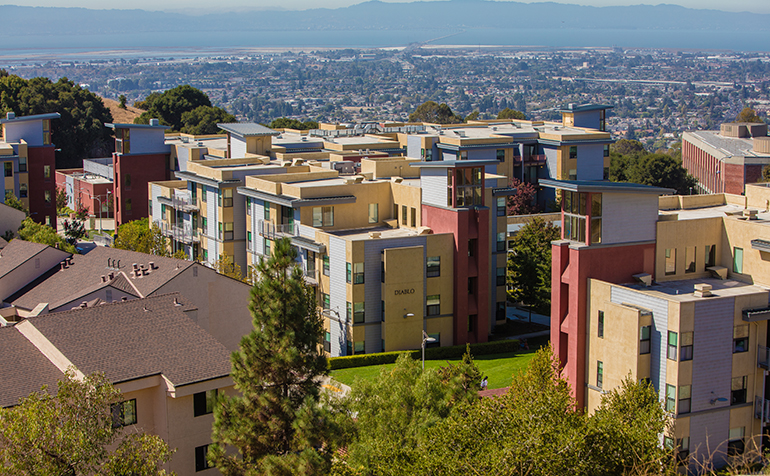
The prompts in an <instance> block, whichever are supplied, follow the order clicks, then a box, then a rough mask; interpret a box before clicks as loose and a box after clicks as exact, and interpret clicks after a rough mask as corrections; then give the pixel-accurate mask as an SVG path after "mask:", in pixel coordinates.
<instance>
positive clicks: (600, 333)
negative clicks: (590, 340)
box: [596, 311, 604, 339]
mask: <svg viewBox="0 0 770 476" xmlns="http://www.w3.org/2000/svg"><path fill="white" fill-rule="evenodd" d="M596 334H597V335H596V336H597V337H599V338H601V339H603V338H604V311H599V320H598V324H597V326H596Z"/></svg>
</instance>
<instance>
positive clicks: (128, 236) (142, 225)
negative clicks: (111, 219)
mask: <svg viewBox="0 0 770 476" xmlns="http://www.w3.org/2000/svg"><path fill="white" fill-rule="evenodd" d="M113 246H114V247H115V248H118V249H121V250H130V251H138V252H140V253H147V254H149V255H156V256H165V257H167V258H177V259H187V256H186V255H185V254H184V252H182V251H177V252H176V253H173V254H172V253H171V252H170V251H169V249H170V242H169V239H168V238H166V237H165V236H163V233H162V232H161V231H160V227H158V225H157V224H155V223H153V224H152V225H150V219H149V218H147V217H145V218H140V219H139V220H132V221H129V222H127V223H124V224H122V225H120V227H118V236H117V238H115V243H114V244H113Z"/></svg>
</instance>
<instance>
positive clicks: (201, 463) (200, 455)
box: [195, 445, 211, 472]
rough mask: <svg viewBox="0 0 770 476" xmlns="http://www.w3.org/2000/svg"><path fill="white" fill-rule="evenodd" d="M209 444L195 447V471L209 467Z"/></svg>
mask: <svg viewBox="0 0 770 476" xmlns="http://www.w3.org/2000/svg"><path fill="white" fill-rule="evenodd" d="M209 468H211V466H210V465H209V445H203V446H196V447H195V471H196V472H198V471H203V470H204V469H209Z"/></svg>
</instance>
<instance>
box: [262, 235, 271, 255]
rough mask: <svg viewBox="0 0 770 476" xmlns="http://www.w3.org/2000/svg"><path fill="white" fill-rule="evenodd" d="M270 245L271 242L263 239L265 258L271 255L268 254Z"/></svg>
mask: <svg viewBox="0 0 770 476" xmlns="http://www.w3.org/2000/svg"><path fill="white" fill-rule="evenodd" d="M270 245H271V242H270V240H268V239H267V238H265V243H264V247H265V250H264V252H265V256H270V253H271V252H270Z"/></svg>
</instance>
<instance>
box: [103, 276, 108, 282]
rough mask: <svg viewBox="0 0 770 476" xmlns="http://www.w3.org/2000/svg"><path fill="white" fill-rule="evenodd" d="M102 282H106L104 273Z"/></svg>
mask: <svg viewBox="0 0 770 476" xmlns="http://www.w3.org/2000/svg"><path fill="white" fill-rule="evenodd" d="M102 282H103V283H106V282H107V276H105V275H102Z"/></svg>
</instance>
